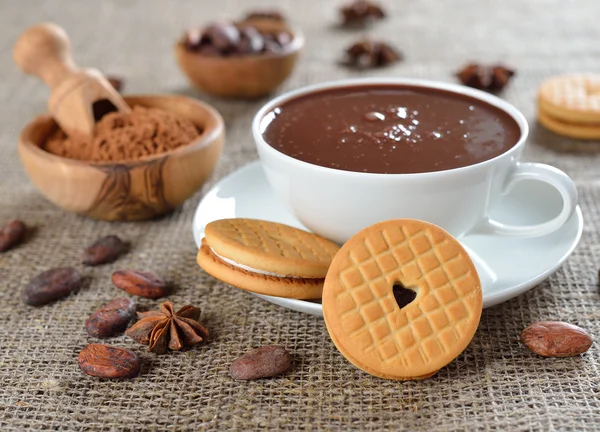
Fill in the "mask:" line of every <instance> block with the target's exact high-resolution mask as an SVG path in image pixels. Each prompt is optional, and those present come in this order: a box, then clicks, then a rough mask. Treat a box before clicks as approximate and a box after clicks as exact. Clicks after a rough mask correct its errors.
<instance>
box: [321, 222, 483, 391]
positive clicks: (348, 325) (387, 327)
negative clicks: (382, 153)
mask: <svg viewBox="0 0 600 432" xmlns="http://www.w3.org/2000/svg"><path fill="white" fill-rule="evenodd" d="M401 287H402V288H401ZM406 289H408V290H411V291H414V294H412V295H413V296H414V300H412V302H410V303H408V304H406V305H402V307H401V306H400V305H399V303H398V301H397V300H396V296H395V291H397V290H404V292H405V293H406V291H405V290H406ZM481 310H482V293H481V284H480V281H479V276H478V275H477V270H476V269H475V266H474V265H473V262H472V261H471V259H470V258H469V255H468V254H467V252H466V251H465V250H464V248H463V247H462V246H461V245H460V243H459V242H458V241H457V240H456V239H454V238H453V237H452V236H451V235H450V234H448V233H447V232H446V231H444V230H443V229H441V228H439V227H437V226H435V225H432V224H429V223H426V222H421V221H416V220H411V219H397V220H390V221H386V222H381V223H378V224H376V225H373V226H371V227H368V228H366V229H364V230H362V231H361V232H359V233H358V234H356V235H355V236H354V237H352V238H351V239H350V240H348V241H347V242H346V244H344V246H342V248H341V249H340V251H339V252H338V254H337V255H336V256H335V258H334V259H333V262H332V263H331V266H330V268H329V271H328V272H327V277H326V278H325V286H324V289H323V315H324V317H325V323H326V325H327V330H328V331H329V334H330V336H331V339H332V340H333V342H334V343H335V345H336V347H337V348H338V350H339V351H340V352H341V353H342V354H343V355H344V356H345V357H346V358H347V359H348V360H349V361H350V362H351V363H353V364H354V365H355V366H357V367H358V368H360V369H362V370H364V371H365V372H368V373H370V374H372V375H376V376H379V377H382V378H390V379H404V380H407V379H420V378H425V377H427V376H430V375H432V374H434V373H435V372H436V371H438V370H439V369H440V368H442V367H443V366H445V365H447V364H448V363H450V362H451V361H452V360H453V359H455V358H456V357H457V356H458V355H459V354H460V353H461V352H462V351H463V350H464V349H465V348H466V346H467V345H468V344H469V342H470V341H471V339H472V338H473V335H474V334H475V330H476V329H477V326H478V324H479V319H480V317H481Z"/></svg>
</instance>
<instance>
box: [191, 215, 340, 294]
mask: <svg viewBox="0 0 600 432" xmlns="http://www.w3.org/2000/svg"><path fill="white" fill-rule="evenodd" d="M204 235H205V238H204V239H203V240H202V246H201V247H200V250H199V251H198V257H197V261H198V265H199V266H200V267H202V269H204V271H206V272H207V273H208V274H210V275H212V276H214V277H216V278H217V279H220V280H222V281H223V282H226V283H228V284H230V285H233V286H235V287H237V288H241V289H244V290H247V291H253V292H256V293H260V294H266V295H272V296H278V297H287V298H295V299H319V298H321V294H322V291H323V282H324V280H325V275H326V274H327V269H328V268H329V265H330V264H331V260H332V259H333V257H334V256H335V254H336V253H337V251H338V250H339V246H338V245H336V244H335V243H333V242H331V241H329V240H327V239H325V238H323V237H321V236H319V235H316V234H313V233H309V232H306V231H302V230H300V229H297V228H293V227H290V226H287V225H283V224H279V223H275V222H267V221H262V220H255V219H241V218H240V219H221V220H217V221H214V222H211V223H209V224H208V225H207V226H206V228H205V230H204Z"/></svg>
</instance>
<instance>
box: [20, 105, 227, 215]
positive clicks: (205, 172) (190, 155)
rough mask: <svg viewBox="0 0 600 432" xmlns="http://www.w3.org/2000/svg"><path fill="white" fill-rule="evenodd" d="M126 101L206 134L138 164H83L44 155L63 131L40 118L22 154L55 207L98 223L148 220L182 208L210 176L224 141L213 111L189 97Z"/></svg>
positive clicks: (23, 141) (24, 137)
mask: <svg viewBox="0 0 600 432" xmlns="http://www.w3.org/2000/svg"><path fill="white" fill-rule="evenodd" d="M125 101H126V102H127V103H129V105H130V106H133V105H141V106H144V107H153V108H160V109H163V110H165V111H171V112H174V113H177V114H179V115H182V116H184V117H186V118H188V119H190V120H191V121H192V122H193V123H194V124H195V125H196V126H197V127H198V128H199V130H202V131H203V132H202V134H201V135H200V137H199V138H198V139H197V140H195V141H193V142H191V143H190V144H188V145H186V146H182V147H179V148H177V149H175V150H173V151H170V152H168V153H163V154H160V155H153V156H149V157H146V158H143V159H140V160H136V161H131V162H119V163H93V162H82V161H78V160H74V159H68V158H64V157H60V156H56V155H54V154H51V153H48V152H46V151H45V150H42V148H41V146H42V145H43V143H44V142H45V141H46V139H47V138H48V136H49V135H50V134H52V133H53V132H54V131H55V130H56V128H57V127H58V126H57V125H56V123H55V122H54V120H53V119H52V117H50V115H47V114H45V115H41V116H39V117H37V118H36V119H34V120H33V121H32V122H31V123H29V124H28V125H27V126H26V127H25V128H24V129H23V131H22V132H21V135H20V137H19V147H18V148H19V154H20V156H21V162H22V163H23V165H24V166H25V170H26V171H27V173H28V174H29V177H30V179H31V181H32V182H33V184H35V185H36V186H37V188H38V189H39V190H40V192H41V193H42V194H43V195H44V196H45V197H46V198H47V199H48V200H49V201H51V202H52V203H53V204H55V205H57V206H59V207H61V208H63V209H65V210H68V211H72V212H75V213H79V214H81V215H85V216H90V217H92V218H95V219H102V220H109V221H114V220H119V221H126V220H140V219H149V218H152V217H155V216H158V215H161V214H164V213H167V212H169V211H170V210H172V209H174V208H175V207H177V206H179V205H180V204H182V203H183V202H184V201H185V200H186V199H188V198H189V197H190V196H192V195H193V194H194V193H195V192H196V191H197V190H198V189H200V187H202V185H203V183H204V182H205V180H206V179H207V178H208V177H209V176H210V175H211V173H212V172H213V169H214V168H215V166H216V164H217V161H218V160H219V156H220V155H221V149H222V147H223V139H224V125H223V119H222V117H221V115H220V114H219V113H218V112H217V111H216V110H215V109H214V108H212V107H211V106H209V105H207V104H204V103H202V102H199V101H197V100H194V99H191V98H187V97H184V96H168V95H164V96H163V95H160V96H128V97H125Z"/></svg>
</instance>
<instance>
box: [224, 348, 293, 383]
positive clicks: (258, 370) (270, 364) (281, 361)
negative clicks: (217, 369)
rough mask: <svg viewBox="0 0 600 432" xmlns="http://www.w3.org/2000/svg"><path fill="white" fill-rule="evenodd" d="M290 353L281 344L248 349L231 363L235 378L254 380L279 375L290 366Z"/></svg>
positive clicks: (231, 370) (230, 371)
mask: <svg viewBox="0 0 600 432" xmlns="http://www.w3.org/2000/svg"><path fill="white" fill-rule="evenodd" d="M291 365H292V358H291V356H290V353H289V352H288V351H287V350H286V349H285V348H284V347H282V346H280V345H267V346H263V347H260V348H256V349H253V350H251V351H248V352H247V353H246V354H244V355H243V356H241V357H240V358H238V359H237V360H235V361H234V362H233V363H232V364H231V368H230V369H229V373H230V375H231V377H232V378H233V379H238V380H252V379H258V378H266V377H272V376H275V375H279V374H281V373H283V372H285V371H286V370H288V369H289V368H290V366H291Z"/></svg>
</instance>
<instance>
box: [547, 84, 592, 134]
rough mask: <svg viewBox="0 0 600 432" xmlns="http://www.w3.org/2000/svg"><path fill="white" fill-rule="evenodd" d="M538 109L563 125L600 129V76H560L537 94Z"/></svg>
mask: <svg viewBox="0 0 600 432" xmlns="http://www.w3.org/2000/svg"><path fill="white" fill-rule="evenodd" d="M538 107H539V110H540V111H542V112H544V113H546V114H548V115H549V116H551V117H554V118H555V119H556V120H559V121H562V122H565V123H577V124H581V123H583V124H589V123H592V124H595V125H596V126H597V127H600V75H595V74H584V73H580V74H571V75H559V76H555V77H552V78H550V79H548V80H546V81H544V82H543V83H542V84H541V85H540V88H539V92H538ZM542 124H543V123H542Z"/></svg>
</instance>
